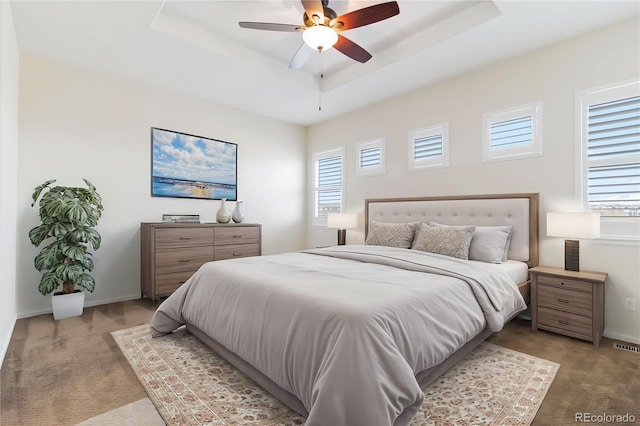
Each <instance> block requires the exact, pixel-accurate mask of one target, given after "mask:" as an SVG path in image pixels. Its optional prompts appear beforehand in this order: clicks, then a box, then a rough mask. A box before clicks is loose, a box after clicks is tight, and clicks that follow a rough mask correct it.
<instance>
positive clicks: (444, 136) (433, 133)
mask: <svg viewBox="0 0 640 426" xmlns="http://www.w3.org/2000/svg"><path fill="white" fill-rule="evenodd" d="M408 151H409V171H414V170H423V169H427V168H438V167H449V124H448V123H443V124H438V125H435V126H432V127H428V128H424V129H418V130H411V131H409V150H408Z"/></svg>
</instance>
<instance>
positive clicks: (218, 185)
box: [151, 127, 238, 201]
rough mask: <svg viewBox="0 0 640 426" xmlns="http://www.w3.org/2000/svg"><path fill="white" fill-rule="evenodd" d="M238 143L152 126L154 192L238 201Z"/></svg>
mask: <svg viewBox="0 0 640 426" xmlns="http://www.w3.org/2000/svg"><path fill="white" fill-rule="evenodd" d="M237 183H238V145H237V144H235V143H231V142H225V141H221V140H218V139H211V138H205V137H202V136H195V135H189V134H187V133H181V132H176V131H173V130H165V129H159V128H156V127H152V128H151V196H152V197H174V198H199V199H208V200H221V199H223V198H226V199H227V200H229V201H236V200H237V198H238V187H237Z"/></svg>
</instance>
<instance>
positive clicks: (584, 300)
mask: <svg viewBox="0 0 640 426" xmlns="http://www.w3.org/2000/svg"><path fill="white" fill-rule="evenodd" d="M589 288H591V287H590V286H589ZM538 306H540V307H547V308H552V309H558V310H561V311H565V312H572V313H574V314H578V315H584V316H588V317H590V316H591V315H592V310H593V297H592V295H591V293H585V292H582V291H573V290H568V289H565V288H557V287H552V286H549V285H540V286H538Z"/></svg>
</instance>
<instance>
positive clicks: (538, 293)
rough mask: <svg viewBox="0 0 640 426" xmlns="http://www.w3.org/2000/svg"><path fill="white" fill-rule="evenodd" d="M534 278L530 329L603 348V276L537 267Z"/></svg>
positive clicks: (604, 276)
mask: <svg viewBox="0 0 640 426" xmlns="http://www.w3.org/2000/svg"><path fill="white" fill-rule="evenodd" d="M529 273H530V277H531V304H530V307H531V328H532V329H533V330H537V329H542V330H547V331H552V332H554V333H558V334H564V335H565V336H571V337H575V338H578V339H583V340H588V341H590V342H593V345H594V346H596V347H597V346H598V345H599V344H600V339H601V338H602V333H603V331H604V283H605V280H606V278H607V274H606V273H604V272H589V271H580V272H574V271H567V270H565V269H563V268H555V267H550V266H536V267H535V268H531V269H530V270H529Z"/></svg>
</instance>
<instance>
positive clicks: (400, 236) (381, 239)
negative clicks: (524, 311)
mask: <svg viewBox="0 0 640 426" xmlns="http://www.w3.org/2000/svg"><path fill="white" fill-rule="evenodd" d="M417 224H418V222H411V223H382V222H371V223H370V224H369V233H368V234H367V240H366V241H365V244H369V245H376V246H389V247H400V248H409V247H411V243H412V242H413V235H414V233H415V229H416V225H417Z"/></svg>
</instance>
